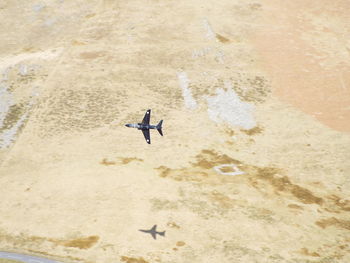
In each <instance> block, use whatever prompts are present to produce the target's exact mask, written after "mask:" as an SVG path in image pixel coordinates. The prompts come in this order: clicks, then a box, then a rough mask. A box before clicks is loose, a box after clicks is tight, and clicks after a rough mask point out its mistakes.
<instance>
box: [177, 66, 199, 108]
mask: <svg viewBox="0 0 350 263" xmlns="http://www.w3.org/2000/svg"><path fill="white" fill-rule="evenodd" d="M177 77H178V79H179V84H180V87H181V89H182V96H183V98H184V100H185V106H186V108H188V109H192V110H193V109H195V108H196V107H197V103H196V101H195V100H194V98H193V97H192V93H191V90H190V88H189V83H190V81H189V79H188V77H187V74H186V72H179V73H177Z"/></svg>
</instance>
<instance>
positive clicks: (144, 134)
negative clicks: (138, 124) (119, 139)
mask: <svg viewBox="0 0 350 263" xmlns="http://www.w3.org/2000/svg"><path fill="white" fill-rule="evenodd" d="M142 133H143V136H145V140H146V142H147V143H148V144H151V136H150V134H149V129H147V130H142Z"/></svg>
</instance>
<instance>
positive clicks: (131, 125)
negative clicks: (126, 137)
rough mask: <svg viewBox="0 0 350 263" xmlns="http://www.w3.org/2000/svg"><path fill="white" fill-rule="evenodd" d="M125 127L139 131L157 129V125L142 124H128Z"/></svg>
mask: <svg viewBox="0 0 350 263" xmlns="http://www.w3.org/2000/svg"><path fill="white" fill-rule="evenodd" d="M125 126H126V127H129V128H136V129H138V130H148V129H157V125H149V124H142V123H128V124H125Z"/></svg>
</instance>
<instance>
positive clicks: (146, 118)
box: [142, 110, 151, 124]
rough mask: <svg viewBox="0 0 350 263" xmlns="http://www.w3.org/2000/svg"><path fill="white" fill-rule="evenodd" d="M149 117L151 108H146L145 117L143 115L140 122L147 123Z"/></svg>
mask: <svg viewBox="0 0 350 263" xmlns="http://www.w3.org/2000/svg"><path fill="white" fill-rule="evenodd" d="M150 119H151V110H147V111H146V113H145V117H143V120H142V124H149V121H150Z"/></svg>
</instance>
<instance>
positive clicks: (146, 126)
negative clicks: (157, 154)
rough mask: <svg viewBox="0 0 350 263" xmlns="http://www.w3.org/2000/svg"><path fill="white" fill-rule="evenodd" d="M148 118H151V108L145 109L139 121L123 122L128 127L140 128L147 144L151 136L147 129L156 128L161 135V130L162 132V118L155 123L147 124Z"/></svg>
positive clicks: (149, 142)
mask: <svg viewBox="0 0 350 263" xmlns="http://www.w3.org/2000/svg"><path fill="white" fill-rule="evenodd" d="M150 119H151V110H147V111H146V114H145V116H144V117H143V120H142V122H141V123H128V124H125V126H126V127H129V128H137V129H138V130H141V131H142V133H143V136H145V139H146V142H147V143H148V144H151V136H150V134H149V130H150V129H157V131H158V132H159V134H160V135H162V136H163V132H162V123H163V120H161V121H160V122H159V123H158V124H157V125H150V124H149V121H150Z"/></svg>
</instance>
